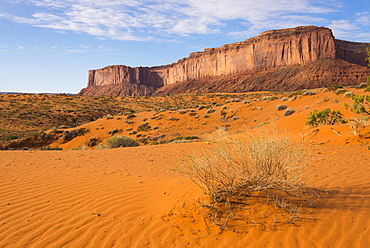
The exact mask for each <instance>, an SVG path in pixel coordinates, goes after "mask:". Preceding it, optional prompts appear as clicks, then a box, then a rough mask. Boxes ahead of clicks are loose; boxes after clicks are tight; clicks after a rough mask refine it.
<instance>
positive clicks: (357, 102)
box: [344, 95, 370, 115]
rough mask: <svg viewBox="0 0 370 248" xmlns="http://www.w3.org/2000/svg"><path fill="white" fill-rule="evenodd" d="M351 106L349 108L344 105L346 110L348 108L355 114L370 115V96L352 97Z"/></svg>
mask: <svg viewBox="0 0 370 248" xmlns="http://www.w3.org/2000/svg"><path fill="white" fill-rule="evenodd" d="M351 98H352V100H353V104H352V105H351V106H349V105H348V104H344V106H345V107H346V109H348V108H350V109H351V111H352V112H355V113H357V114H366V115H370V96H366V95H352V96H351Z"/></svg>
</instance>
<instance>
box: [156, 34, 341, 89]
mask: <svg viewBox="0 0 370 248" xmlns="http://www.w3.org/2000/svg"><path fill="white" fill-rule="evenodd" d="M335 55H336V52H335V43H334V37H333V35H332V33H331V30H330V29H327V28H317V27H302V28H295V29H285V30H278V31H267V32H264V33H262V34H261V35H259V36H257V37H255V38H251V39H249V40H246V41H245V42H239V43H234V44H230V45H224V46H222V47H220V48H209V49H206V50H205V51H204V52H199V53H192V54H190V57H189V58H186V59H182V60H179V61H178V62H177V63H174V64H172V65H168V66H163V67H154V68H152V69H154V70H155V71H157V73H158V74H159V75H160V76H161V77H162V78H163V82H164V85H168V84H174V83H178V82H184V81H188V80H193V79H199V78H203V77H213V76H220V75H230V74H241V73H245V72H246V71H251V70H263V69H267V68H274V67H280V66H288V65H305V64H308V63H310V62H313V61H316V60H318V59H326V58H333V59H334V58H335Z"/></svg>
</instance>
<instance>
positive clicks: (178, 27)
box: [0, 0, 369, 40]
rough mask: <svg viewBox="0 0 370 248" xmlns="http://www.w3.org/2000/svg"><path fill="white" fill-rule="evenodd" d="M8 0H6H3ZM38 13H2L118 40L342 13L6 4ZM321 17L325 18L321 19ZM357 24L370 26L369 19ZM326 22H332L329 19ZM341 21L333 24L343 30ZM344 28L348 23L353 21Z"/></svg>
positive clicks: (233, 4)
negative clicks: (235, 24) (26, 6)
mask: <svg viewBox="0 0 370 248" xmlns="http://www.w3.org/2000/svg"><path fill="white" fill-rule="evenodd" d="M3 1H4V0H3ZM5 1H13V2H14V1H15V2H18V4H21V2H22V3H27V4H30V5H32V6H34V7H36V8H37V9H38V11H36V12H34V13H32V14H31V15H30V16H19V15H17V14H16V13H2V14H1V13H0V17H2V18H8V19H11V20H13V21H14V22H17V23H26V24H29V25H32V26H36V27H43V28H50V29H55V30H59V31H73V32H77V33H87V34H90V35H93V36H97V37H100V38H108V39H117V40H150V39H168V40H171V39H173V37H174V36H175V37H176V36H186V35H190V34H212V33H219V32H222V31H224V30H225V29H226V28H227V25H228V24H227V22H228V21H236V22H239V24H241V23H243V24H244V26H243V27H244V29H243V30H238V31H234V32H229V34H230V35H241V34H255V33H258V32H260V31H263V30H266V29H273V28H286V27H293V26H297V25H309V24H319V23H322V22H324V21H325V19H324V17H322V16H324V14H328V13H332V12H335V11H337V10H338V8H339V7H340V4H338V1H337V0H328V1H317V0H295V1H292V0H259V1H256V0H243V1H240V0H201V1H200V0H23V1H17V0H5ZM320 15H321V17H320ZM357 18H358V20H359V21H362V22H364V23H368V22H369V19H368V18H367V17H366V15H362V16H358V17H357ZM327 22H328V21H327ZM340 24H341V23H340V21H337V22H333V23H332V25H333V26H335V25H336V26H339V25H340ZM342 24H345V25H350V23H345V22H344V21H343V22H342Z"/></svg>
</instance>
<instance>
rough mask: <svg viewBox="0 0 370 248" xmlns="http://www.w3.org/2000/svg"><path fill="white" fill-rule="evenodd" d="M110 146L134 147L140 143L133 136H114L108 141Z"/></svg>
mask: <svg viewBox="0 0 370 248" xmlns="http://www.w3.org/2000/svg"><path fill="white" fill-rule="evenodd" d="M106 143H107V146H108V148H117V147H134V146H138V145H139V144H138V143H137V142H136V141H135V140H134V139H132V138H130V137H126V136H118V135H117V136H113V137H112V138H110V139H108V140H107V141H106Z"/></svg>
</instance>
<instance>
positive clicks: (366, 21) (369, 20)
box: [356, 12, 370, 26]
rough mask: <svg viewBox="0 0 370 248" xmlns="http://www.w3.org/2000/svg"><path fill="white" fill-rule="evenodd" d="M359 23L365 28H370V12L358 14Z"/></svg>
mask: <svg viewBox="0 0 370 248" xmlns="http://www.w3.org/2000/svg"><path fill="white" fill-rule="evenodd" d="M356 16H357V20H356V21H357V22H358V23H359V24H361V25H364V26H370V13H369V12H362V13H357V14H356Z"/></svg>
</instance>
